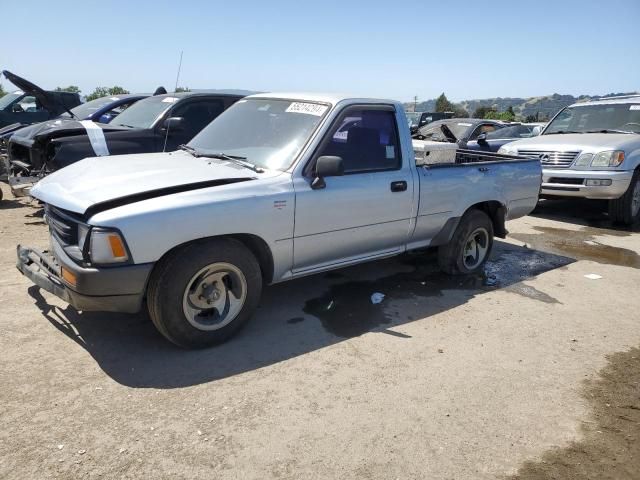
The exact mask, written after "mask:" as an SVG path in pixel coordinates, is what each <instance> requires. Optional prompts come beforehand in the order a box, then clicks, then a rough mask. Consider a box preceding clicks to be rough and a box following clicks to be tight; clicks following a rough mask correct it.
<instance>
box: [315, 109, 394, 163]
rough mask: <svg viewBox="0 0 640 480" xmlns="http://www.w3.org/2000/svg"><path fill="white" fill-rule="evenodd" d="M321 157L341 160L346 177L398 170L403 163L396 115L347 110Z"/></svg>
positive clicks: (323, 147) (337, 123) (385, 112)
mask: <svg viewBox="0 0 640 480" xmlns="http://www.w3.org/2000/svg"><path fill="white" fill-rule="evenodd" d="M323 155H332V156H338V157H341V158H342V161H343V165H344V173H345V174H350V173H363V172H371V171H381V170H397V169H399V168H400V166H401V160H402V159H401V156H400V143H399V141H398V131H397V129H396V118H395V113H394V112H393V111H392V110H387V109H384V110H382V109H380V110H378V109H371V108H351V109H348V111H347V112H345V113H343V114H342V115H341V116H340V118H339V119H338V121H337V122H336V124H335V125H334V128H333V129H332V130H331V131H330V133H329V136H328V140H327V141H325V143H324V144H323V145H322V147H321V148H320V153H319V155H318V156H323Z"/></svg>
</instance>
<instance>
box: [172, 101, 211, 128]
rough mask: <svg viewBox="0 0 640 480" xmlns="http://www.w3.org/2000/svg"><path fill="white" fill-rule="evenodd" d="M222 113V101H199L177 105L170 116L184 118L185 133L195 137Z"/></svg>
mask: <svg viewBox="0 0 640 480" xmlns="http://www.w3.org/2000/svg"><path fill="white" fill-rule="evenodd" d="M222 112H224V103H223V102H222V100H201V101H192V102H188V103H185V104H184V105H179V106H178V107H176V108H175V109H174V111H173V112H172V113H171V116H172V117H182V118H184V124H185V131H186V133H187V134H190V135H192V136H195V135H196V134H197V133H198V132H200V130H202V129H203V128H204V127H206V126H207V125H209V124H210V123H211V122H212V121H213V120H214V119H215V118H216V117H217V116H218V115H220V114H221V113H222Z"/></svg>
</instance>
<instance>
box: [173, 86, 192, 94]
mask: <svg viewBox="0 0 640 480" xmlns="http://www.w3.org/2000/svg"><path fill="white" fill-rule="evenodd" d="M190 91H191V89H190V88H189V87H177V88H176V91H175V93H180V92H190Z"/></svg>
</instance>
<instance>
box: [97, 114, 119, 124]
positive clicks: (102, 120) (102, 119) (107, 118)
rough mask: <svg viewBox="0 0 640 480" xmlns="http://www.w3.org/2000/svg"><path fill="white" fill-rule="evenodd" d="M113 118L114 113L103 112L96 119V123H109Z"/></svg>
mask: <svg viewBox="0 0 640 480" xmlns="http://www.w3.org/2000/svg"><path fill="white" fill-rule="evenodd" d="M114 118H115V115H109V114H108V113H104V114H102V115H100V118H99V119H98V123H109V122H110V121H111V120H113V119H114Z"/></svg>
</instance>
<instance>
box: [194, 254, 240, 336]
mask: <svg viewBox="0 0 640 480" xmlns="http://www.w3.org/2000/svg"><path fill="white" fill-rule="evenodd" d="M246 298H247V280H246V278H245V276H244V274H243V273H242V271H241V270H240V269H239V268H238V267H236V266H235V265H232V264H230V263H224V262H219V263H212V264H210V265H207V266H206V267H204V268H202V269H200V270H199V271H198V272H197V273H196V274H195V275H193V276H192V277H191V279H190V280H189V282H188V283H187V286H186V288H185V291H184V295H183V298H182V310H183V312H184V316H185V318H186V319H187V321H188V322H189V323H190V324H191V325H192V326H193V327H195V328H197V329H198V330H207V331H212V330H219V329H221V328H223V327H225V326H227V325H229V323H231V322H232V321H233V320H234V319H235V318H236V317H237V316H238V314H239V313H240V310H242V306H243V305H244V302H245V300H246Z"/></svg>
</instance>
